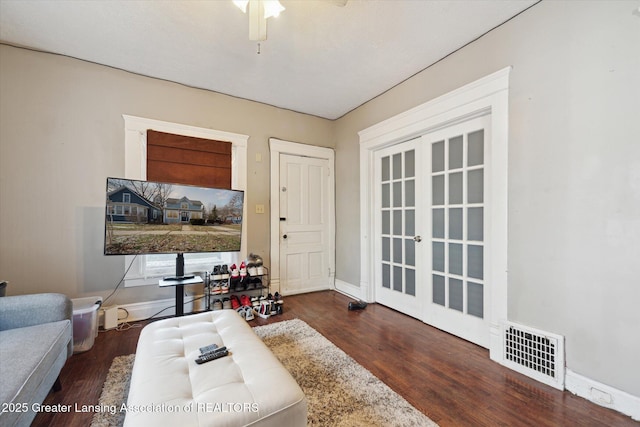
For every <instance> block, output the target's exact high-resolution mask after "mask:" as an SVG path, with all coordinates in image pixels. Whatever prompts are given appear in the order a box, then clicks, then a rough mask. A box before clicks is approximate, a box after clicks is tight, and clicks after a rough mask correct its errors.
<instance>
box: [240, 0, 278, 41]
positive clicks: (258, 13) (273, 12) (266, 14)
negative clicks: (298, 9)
mask: <svg viewBox="0 0 640 427" xmlns="http://www.w3.org/2000/svg"><path fill="white" fill-rule="evenodd" d="M233 4H235V5H236V6H238V8H239V9H240V10H241V11H242V12H244V13H247V9H248V10H249V40H253V41H260V40H266V39H267V18H271V17H274V18H275V17H277V16H278V15H280V12H282V11H283V10H284V6H282V5H281V4H280V2H279V1H278V0H233Z"/></svg>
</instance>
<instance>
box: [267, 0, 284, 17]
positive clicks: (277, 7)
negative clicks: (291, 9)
mask: <svg viewBox="0 0 640 427" xmlns="http://www.w3.org/2000/svg"><path fill="white" fill-rule="evenodd" d="M262 5H263V6H264V17H265V19H266V18H277V17H278V16H279V15H280V12H282V11H283V10H284V6H283V5H281V4H280V2H279V1H278V0H262Z"/></svg>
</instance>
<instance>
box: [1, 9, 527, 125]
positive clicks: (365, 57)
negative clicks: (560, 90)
mask: <svg viewBox="0 0 640 427" xmlns="http://www.w3.org/2000/svg"><path fill="white" fill-rule="evenodd" d="M536 2H537V0H441V1H433V0H349V1H348V2H347V4H346V6H344V7H340V6H337V5H336V4H335V2H332V1H331V0H324V1H323V0H281V3H282V4H283V5H284V6H285V7H286V10H285V11H284V12H282V13H281V14H280V16H279V17H278V18H270V19H269V20H268V24H267V40H266V41H264V42H262V43H261V45H260V51H261V53H260V54H258V53H257V48H258V46H257V43H256V42H252V41H249V19H248V16H247V15H245V14H243V13H242V12H241V11H240V10H239V9H238V8H236V7H235V6H234V5H233V4H232V3H231V0H212V1H188V0H181V1H177V0H173V1H161V0H153V1H151V0H146V1H125V0H93V1H91V0H71V1H68V0H55V1H54V0H44V1H43V0H0V41H2V42H4V43H8V44H13V45H18V46H26V47H30V48H34V49H38V50H43V51H47V52H53V53H57V54H62V55H68V56H71V57H75V58H80V59H83V60H87V61H91V62H95V63H98V64H103V65H108V66H111V67H116V68H120V69H123V70H127V71H131V72H134V73H138V74H142V75H145V76H151V77H157V78H161V79H166V80H169V81H173V82H178V83H181V84H185V85H188V86H193V87H197V88H202V89H209V90H212V91H216V92H220V93H225V94H228V95H233V96H236V97H240V98H246V99H250V100H254V101H259V102H263V103H266V104H270V105H274V106H277V107H281V108H286V109H290V110H294V111H298V112H302V113H307V114H312V115H316V116H319V117H325V118H328V119H335V118H338V117H341V116H342V115H344V114H345V113H347V112H349V111H351V110H352V109H354V108H356V107H358V106H359V105H361V104H363V103H364V102H366V101H368V100H370V99H372V98H374V97H376V96H377V95H379V94H381V93H383V92H385V91H386V90H388V89H390V88H392V87H393V86H395V85H397V84H398V83H400V82H402V81H403V80H405V79H407V78H409V77H411V76H412V75H414V74H415V73H417V72H419V71H420V70H423V69H424V68H426V67H428V66H429V65H431V64H433V63H435V62H437V61H438V60H440V59H442V58H443V57H445V56H447V55H448V54H450V53H451V52H454V51H455V50H457V49H459V48H460V47H462V46H464V45H465V44H467V43H469V42H471V41H473V40H474V39H476V38H477V37H479V36H481V35H482V34H484V33H486V32H487V31H489V30H491V29H492V28H494V27H496V26H498V25H500V24H501V23H503V22H505V21H506V20H508V19H509V18H511V17H513V16H514V15H516V14H518V13H519V12H521V11H523V10H525V9H527V8H528V7H529V6H531V5H532V4H534V3H536ZM338 3H339V2H338Z"/></svg>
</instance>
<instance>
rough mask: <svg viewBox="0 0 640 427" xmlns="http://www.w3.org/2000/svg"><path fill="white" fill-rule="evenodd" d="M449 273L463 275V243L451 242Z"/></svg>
mask: <svg viewBox="0 0 640 427" xmlns="http://www.w3.org/2000/svg"><path fill="white" fill-rule="evenodd" d="M449 273H451V274H457V275H458V276H462V245H461V244H458V243H449Z"/></svg>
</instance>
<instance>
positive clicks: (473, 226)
mask: <svg viewBox="0 0 640 427" xmlns="http://www.w3.org/2000/svg"><path fill="white" fill-rule="evenodd" d="M467 221H468V222H467V224H468V225H467V226H468V228H467V238H468V239H469V240H476V241H480V242H481V241H482V240H483V239H484V227H483V208H469V209H468V210H467Z"/></svg>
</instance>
